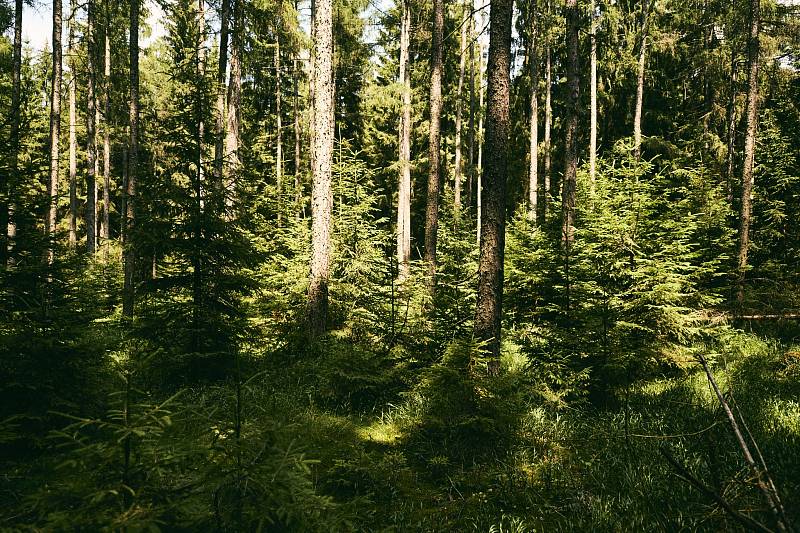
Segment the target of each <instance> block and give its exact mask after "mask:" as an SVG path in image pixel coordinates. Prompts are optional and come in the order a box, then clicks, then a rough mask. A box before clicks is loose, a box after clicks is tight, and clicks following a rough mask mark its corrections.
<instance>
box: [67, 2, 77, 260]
mask: <svg viewBox="0 0 800 533" xmlns="http://www.w3.org/2000/svg"><path fill="white" fill-rule="evenodd" d="M69 4H70V17H69V44H68V52H67V55H68V56H69V244H70V246H72V247H75V246H76V245H77V244H78V182H77V175H78V113H77V108H76V105H77V103H76V100H77V98H76V92H77V83H78V73H77V65H76V64H75V55H74V54H75V16H76V10H77V2H76V0H70V3H69Z"/></svg>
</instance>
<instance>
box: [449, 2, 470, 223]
mask: <svg viewBox="0 0 800 533" xmlns="http://www.w3.org/2000/svg"><path fill="white" fill-rule="evenodd" d="M468 10H469V11H471V9H469V7H468V6H467V3H466V1H465V2H464V4H463V5H462V17H461V45H460V47H459V50H458V57H459V60H458V92H457V93H456V139H455V145H456V147H455V151H456V153H455V187H454V198H453V204H454V205H453V208H454V212H455V215H456V217H458V214H459V211H460V210H461V176H462V174H463V171H462V170H463V163H462V160H461V108H462V107H463V104H462V98H461V93H462V92H463V90H464V71H465V69H466V48H467V11H468Z"/></svg>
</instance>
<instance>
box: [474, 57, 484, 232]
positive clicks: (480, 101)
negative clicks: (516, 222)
mask: <svg viewBox="0 0 800 533" xmlns="http://www.w3.org/2000/svg"><path fill="white" fill-rule="evenodd" d="M478 53H479V54H480V57H479V58H478V84H479V85H480V88H479V89H478V92H479V93H480V94H479V96H478V110H479V113H480V117H479V118H478V169H477V170H478V180H477V181H478V183H477V184H476V187H477V199H476V209H477V213H478V223H477V230H478V231H477V233H478V247H479V248H480V245H481V217H482V216H483V141H484V135H483V117H484V115H485V112H484V109H483V97H484V89H485V86H484V84H483V43H480V46H479V48H478Z"/></svg>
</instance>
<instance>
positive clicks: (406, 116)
mask: <svg viewBox="0 0 800 533" xmlns="http://www.w3.org/2000/svg"><path fill="white" fill-rule="evenodd" d="M402 4H403V19H402V21H401V25H400V83H401V84H402V87H403V88H402V91H403V109H402V111H401V116H400V180H399V184H398V194H397V265H398V275H399V276H398V277H399V278H400V280H401V281H402V280H405V279H406V278H407V277H408V275H409V262H410V261H411V69H410V64H409V44H410V41H411V1H410V0H402Z"/></svg>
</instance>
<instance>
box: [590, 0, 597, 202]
mask: <svg viewBox="0 0 800 533" xmlns="http://www.w3.org/2000/svg"><path fill="white" fill-rule="evenodd" d="M590 9H591V11H590V16H591V17H592V22H591V24H592V26H591V32H590V33H589V39H590V48H591V50H590V58H591V67H590V70H591V82H590V88H589V89H590V91H591V97H590V108H591V109H590V113H591V117H590V125H589V184H590V187H591V195H592V196H594V194H595V180H596V177H597V24H596V23H595V7H594V0H592V1H591V4H590Z"/></svg>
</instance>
